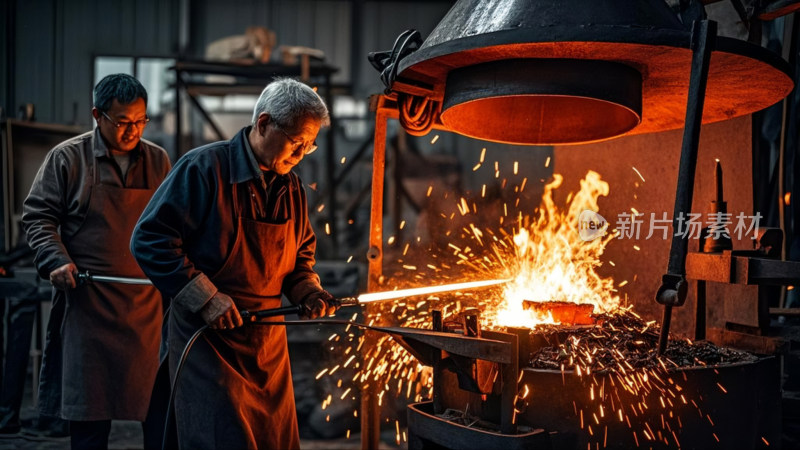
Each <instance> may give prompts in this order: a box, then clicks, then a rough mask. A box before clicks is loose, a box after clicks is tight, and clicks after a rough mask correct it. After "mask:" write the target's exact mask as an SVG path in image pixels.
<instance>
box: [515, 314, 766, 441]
mask: <svg viewBox="0 0 800 450" xmlns="http://www.w3.org/2000/svg"><path fill="white" fill-rule="evenodd" d="M548 303H551V302H545V303H544V304H540V305H537V306H536V307H537V308H543V307H547V308H549V309H550V311H551V312H552V314H553V316H554V317H555V318H556V321H557V322H562V324H561V325H556V324H539V325H537V326H536V327H535V328H533V329H531V330H530V332H529V336H530V341H529V342H528V344H529V346H528V347H527V349H526V348H525V345H522V346H521V348H520V351H523V352H524V351H527V352H528V355H529V358H528V359H527V360H528V361H529V365H528V366H527V367H525V366H523V367H521V369H522V370H521V374H520V378H519V394H518V400H517V401H516V402H515V411H514V413H515V416H516V419H515V420H516V421H517V423H518V424H520V425H522V424H524V425H526V426H529V427H533V428H543V429H544V430H547V431H550V432H552V433H554V434H553V436H554V443H553V444H554V448H633V447H637V448H642V447H645V448H711V447H722V448H726V447H727V448H735V445H736V443H737V442H752V441H757V442H753V444H754V445H756V444H758V445H761V446H763V445H765V444H766V445H768V441H767V439H766V438H765V437H764V435H763V434H762V433H761V431H762V430H761V429H759V428H758V426H753V427H751V426H750V425H748V426H746V427H744V428H746V429H743V428H737V427H741V420H739V419H740V417H741V414H742V413H743V412H745V411H747V410H748V408H750V406H743V405H755V404H757V403H758V402H763V401H764V398H766V397H768V396H769V395H767V394H764V391H763V390H762V389H760V388H754V387H753V386H754V385H755V383H758V381H756V380H758V379H759V377H760V376H761V374H763V373H764V372H761V371H762V370H764V369H763V367H764V366H763V364H762V363H761V362H760V360H759V358H757V357H756V356H754V355H752V354H749V353H746V352H742V351H738V350H734V349H730V348H724V347H718V346H716V345H714V344H712V343H710V342H707V341H697V342H692V341H690V340H688V339H674V340H670V341H669V345H668V347H667V350H666V352H665V353H664V354H663V355H660V356H659V355H658V354H657V347H658V345H657V343H658V338H659V332H660V328H659V325H658V324H657V323H656V322H654V321H650V322H648V321H645V320H643V319H642V318H641V317H639V316H638V315H637V314H636V313H634V312H632V311H631V310H630V309H625V308H620V309H617V310H615V311H612V312H606V313H600V314H591V308H588V313H587V312H586V311H587V309H586V308H581V306H583V305H576V304H567V303H564V302H552V303H553V304H552V305H549V306H545V305H547V304H548ZM589 306H591V305H589ZM581 310H583V311H581ZM582 312H583V313H585V314H582ZM558 316H561V317H560V318H559V317H558ZM564 317H567V318H572V320H573V322H568V321H567V320H564ZM565 323H580V324H581V325H565ZM523 357H524V355H523ZM558 439H561V441H559V440H558ZM732 445H733V447H730V446H732ZM748 445H749V444H748Z"/></svg>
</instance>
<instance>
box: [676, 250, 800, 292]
mask: <svg viewBox="0 0 800 450" xmlns="http://www.w3.org/2000/svg"><path fill="white" fill-rule="evenodd" d="M686 277H687V278H689V279H694V280H705V281H715V282H719V283H733V284H748V285H795V284H798V283H800V262H797V261H780V260H776V259H768V258H757V257H751V256H736V253H735V252H731V251H724V252H722V253H697V252H690V253H689V254H688V255H687V256H686Z"/></svg>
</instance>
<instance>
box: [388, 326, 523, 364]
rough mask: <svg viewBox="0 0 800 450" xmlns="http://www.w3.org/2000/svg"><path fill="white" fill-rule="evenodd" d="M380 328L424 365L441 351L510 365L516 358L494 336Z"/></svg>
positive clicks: (509, 349)
mask: <svg viewBox="0 0 800 450" xmlns="http://www.w3.org/2000/svg"><path fill="white" fill-rule="evenodd" d="M381 331H383V332H386V333H389V334H391V335H392V337H393V338H394V339H395V340H396V341H397V342H398V343H400V344H401V345H402V346H403V347H404V348H405V349H406V350H408V351H409V352H410V353H411V354H413V355H414V356H415V357H416V358H417V359H419V360H420V362H421V363H422V364H424V365H426V366H432V365H433V363H434V360H433V358H432V357H431V355H432V354H433V353H435V352H441V351H445V352H447V353H451V354H454V355H458V356H465V357H467V358H477V359H483V360H486V361H491V362H497V363H501V364H510V363H511V362H512V360H513V359H515V358H516V356H515V355H516V353H513V354H512V348H511V346H510V345H509V344H508V343H507V342H503V341H500V340H496V339H484V338H477V337H469V336H462V335H460V334H455V333H442V332H438V331H430V330H420V329H416V328H403V327H382V328H381Z"/></svg>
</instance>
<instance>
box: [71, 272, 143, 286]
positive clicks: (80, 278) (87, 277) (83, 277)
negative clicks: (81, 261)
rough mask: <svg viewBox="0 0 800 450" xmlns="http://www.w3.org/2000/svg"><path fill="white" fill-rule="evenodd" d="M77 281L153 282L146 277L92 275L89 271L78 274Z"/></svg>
mask: <svg viewBox="0 0 800 450" xmlns="http://www.w3.org/2000/svg"><path fill="white" fill-rule="evenodd" d="M78 282H89V283H121V284H144V285H152V284H153V282H152V281H150V280H148V279H147V278H130V277H112V276H107V275H92V274H90V273H89V272H82V273H79V274H78Z"/></svg>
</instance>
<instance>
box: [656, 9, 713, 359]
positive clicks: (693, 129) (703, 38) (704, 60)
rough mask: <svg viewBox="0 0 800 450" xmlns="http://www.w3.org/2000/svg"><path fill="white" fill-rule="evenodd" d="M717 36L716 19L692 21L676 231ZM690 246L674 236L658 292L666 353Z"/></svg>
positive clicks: (689, 191) (685, 209)
mask: <svg viewBox="0 0 800 450" xmlns="http://www.w3.org/2000/svg"><path fill="white" fill-rule="evenodd" d="M716 36H717V23H716V22H714V21H710V20H701V21H695V22H694V24H693V25H692V43H691V45H692V72H691V76H690V79H689V96H688V99H687V104H686V122H685V125H684V129H683V142H682V145H681V158H680V166H679V167H678V183H677V184H678V185H677V189H676V193H675V208H674V209H673V216H672V229H673V231H677V229H678V225H679V223H680V222H679V221H678V219H679V217H683V218H685V217H688V213H689V212H690V211H691V209H692V197H693V195H694V177H695V172H696V169H697V153H698V147H699V143H700V126H701V124H702V119H703V104H704V101H705V94H706V82H707V81H708V66H709V63H710V61H711V51H712V50H713V48H714V45H715V44H714V43H715V40H716ZM688 249H689V234H688V233H682V234H678V235H675V234H673V236H672V244H671V246H670V251H669V265H668V268H667V274H666V275H665V276H664V277H663V278H662V285H661V288H659V290H658V293H657V294H656V301H658V302H659V303H662V304H663V305H664V317H663V319H662V324H661V334H660V336H659V339H658V353H659V354H663V353H664V350H666V348H667V341H668V340H669V326H670V321H671V318H672V307H673V306H680V305H682V304H683V302H684V301H685V300H686V293H687V291H688V289H687V286H686V280H685V274H686V254H687V252H688Z"/></svg>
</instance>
